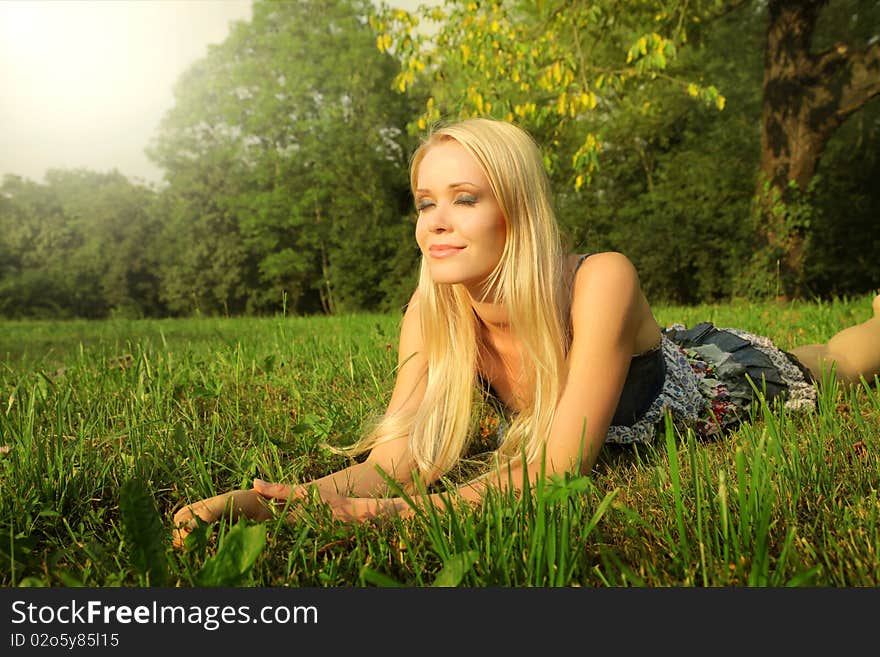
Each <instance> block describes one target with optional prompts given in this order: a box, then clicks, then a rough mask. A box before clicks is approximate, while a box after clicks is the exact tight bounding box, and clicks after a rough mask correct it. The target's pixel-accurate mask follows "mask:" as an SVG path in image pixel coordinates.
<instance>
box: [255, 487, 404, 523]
mask: <svg viewBox="0 0 880 657" xmlns="http://www.w3.org/2000/svg"><path fill="white" fill-rule="evenodd" d="M254 490H255V491H256V492H257V493H259V494H260V495H262V496H263V497H265V498H267V499H270V500H276V501H280V502H287V501H289V500H295V499H302V498H304V497H307V496H308V488H307V487H306V486H288V485H286V484H277V483H269V482H267V481H262V480H261V479H254ZM318 494H319V495H320V497H321V500H322V501H323V502H324V503H325V504H327V506H329V507H330V510H331V511H332V513H333V517H334V518H335V519H336V520H341V521H342V522H365V521H367V520H371V519H372V518H377V517H380V516H386V515H400V516H401V517H408V516H410V515H412V509H410V508H409V507H408V506H407V505H406V503H405V502H404V501H403V500H400V499H398V498H372V497H347V496H345V495H340V494H339V493H336V492H334V491H330V490H327V489H326V488H323V489H322V488H318Z"/></svg>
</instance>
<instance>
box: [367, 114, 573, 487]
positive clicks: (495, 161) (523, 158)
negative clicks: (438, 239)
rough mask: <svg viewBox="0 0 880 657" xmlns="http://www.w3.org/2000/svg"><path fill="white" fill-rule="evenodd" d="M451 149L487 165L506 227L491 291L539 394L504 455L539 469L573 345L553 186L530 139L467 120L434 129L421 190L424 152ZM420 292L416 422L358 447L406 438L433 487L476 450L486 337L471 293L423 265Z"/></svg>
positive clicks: (529, 385) (387, 420)
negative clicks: (422, 364)
mask: <svg viewBox="0 0 880 657" xmlns="http://www.w3.org/2000/svg"><path fill="white" fill-rule="evenodd" d="M448 141H455V142H457V143H458V144H460V145H461V146H463V147H464V148H465V149H466V150H467V151H468V152H469V153H470V154H471V155H472V156H473V157H474V159H475V160H476V161H477V162H478V163H479V165H480V167H481V168H482V170H483V172H484V173H485V175H486V177H487V178H488V180H489V183H490V186H491V190H492V193H493V195H494V196H495V199H496V201H497V202H498V205H499V207H500V208H501V211H502V213H503V215H504V218H505V219H506V239H505V245H504V249H503V253H502V255H501V259H500V261H499V262H498V265H497V266H496V267H495V269H494V270H493V272H492V273H491V274H490V276H489V279H488V281H487V284H486V286H485V289H486V290H487V291H491V292H492V293H493V294H494V299H495V301H497V302H500V303H503V304H504V305H505V306H506V308H507V311H508V315H509V318H510V325H511V329H512V331H513V332H514V333H515V335H516V336H518V337H519V339H520V341H521V344H522V350H523V353H522V357H523V358H522V362H523V368H522V371H523V379H524V380H523V381H522V382H521V384H522V385H523V387H524V389H526V390H528V391H530V392H531V394H530V395H529V396H528V397H527V399H525V400H524V401H523V408H521V409H520V412H518V413H517V414H516V415H515V416H514V417H513V418H512V421H511V424H510V426H509V427H508V429H507V431H506V433H505V437H504V440H503V441H502V443H501V445H500V446H499V449H498V453H499V454H500V455H502V456H506V457H509V458H511V459H513V458H516V457H518V456H520V455H521V454H524V455H525V458H526V460H527V461H532V460H533V459H534V458H535V457H536V456H538V455H539V453H540V451H541V447H542V446H543V445H544V443H545V441H546V440H547V438H548V437H549V434H550V429H551V426H552V423H553V418H554V416H555V412H556V405H557V402H558V401H559V397H560V395H561V392H562V385H563V378H564V373H565V372H564V370H565V355H566V352H567V350H568V346H569V342H570V335H569V334H570V331H569V327H568V313H569V305H570V302H569V296H570V295H569V281H567V276H566V273H565V266H564V254H563V251H562V246H561V241H560V236H559V228H558V225H557V222H556V217H555V214H554V212H553V207H552V204H551V201H550V185H549V181H548V179H547V174H546V172H545V170H544V166H543V159H542V157H541V153H540V150H539V149H538V146H537V145H536V144H535V142H534V140H533V139H532V138H531V137H530V136H529V135H528V134H527V133H526V132H524V131H523V130H521V129H520V128H517V127H516V126H514V125H512V124H510V123H505V122H502V121H495V120H491V119H468V120H466V121H462V122H460V123H455V124H451V125H447V126H443V127H439V128H437V129H435V130H434V131H433V132H432V133H431V134H430V135H429V136H428V137H427V138H426V139H425V141H423V142H422V144H421V145H420V146H419V148H418V149H417V150H416V151H415V153H414V154H413V157H412V160H411V165H410V183H411V186H412V189H413V192H414V191H415V189H416V181H417V176H418V168H419V165H420V164H421V162H422V159H423V158H424V156H425V154H426V153H427V152H428V151H429V150H430V149H431V148H432V147H434V146H435V145H437V144H440V143H443V142H448ZM418 290H419V309H420V321H421V330H422V336H423V340H424V346H425V352H426V353H425V357H426V360H427V364H428V371H427V388H426V390H425V394H424V397H423V399H422V401H421V403H420V405H419V406H418V408H417V409H416V410H415V412H414V413H409V414H408V415H409V416H408V417H402V414H395V415H392V416H386V417H384V418H383V419H382V420H381V421H380V422H379V423H378V424H377V426H376V427H375V429H374V430H373V431H372V432H371V433H370V434H369V435H368V436H366V437H365V439H364V440H363V441H361V442H360V443H359V444H358V445H356V446H355V447H354V449H356V451H357V452H363V451H366V450H368V449H370V448H371V447H372V446H374V445H375V444H377V443H379V442H384V441H385V440H391V439H394V438H398V437H400V436H401V435H407V436H408V439H409V446H410V450H411V452H412V454H413V456H414V458H415V462H416V464H417V466H418V469H419V472H420V474H421V475H422V476H425V477H426V478H428V479H429V480H430V479H433V478H435V475H439V474H443V473H445V472H447V471H449V470H450V469H451V468H452V467H453V466H454V465H455V464H456V462H457V461H458V460H459V459H460V458H461V456H462V454H463V453H464V452H465V449H466V448H467V444H468V439H469V438H470V433H471V419H472V413H473V399H474V391H475V386H476V383H477V371H478V365H479V363H478V354H479V342H478V341H479V340H480V332H479V330H478V329H479V319H478V318H477V316H476V314H475V313H474V310H473V307H472V304H471V297H470V295H469V294H468V292H467V290H466V289H465V287H464V286H463V285H460V284H451V285H450V284H438V283H435V282H434V281H433V280H432V278H431V276H430V273H429V270H428V266H427V264H426V263H425V261H424V258H423V259H422V263H421V269H420V274H419V284H418Z"/></svg>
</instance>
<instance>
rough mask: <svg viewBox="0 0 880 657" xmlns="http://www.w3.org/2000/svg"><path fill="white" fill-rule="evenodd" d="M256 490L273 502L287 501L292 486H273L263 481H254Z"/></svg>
mask: <svg viewBox="0 0 880 657" xmlns="http://www.w3.org/2000/svg"><path fill="white" fill-rule="evenodd" d="M254 490H255V491H257V492H258V493H259V494H260V495H262V496H263V497H268V498H269V499H273V500H286V499H287V498H288V497H290V493H291V489H290V486H288V485H286V484H273V483H269V482H268V481H263V480H262V479H254Z"/></svg>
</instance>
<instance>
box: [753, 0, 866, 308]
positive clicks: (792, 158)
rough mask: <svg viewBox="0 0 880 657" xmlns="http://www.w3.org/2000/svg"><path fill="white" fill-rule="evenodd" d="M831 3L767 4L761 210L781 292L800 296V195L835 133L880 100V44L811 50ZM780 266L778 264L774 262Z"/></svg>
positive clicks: (775, 0)
mask: <svg viewBox="0 0 880 657" xmlns="http://www.w3.org/2000/svg"><path fill="white" fill-rule="evenodd" d="M826 4H827V0H805V1H804V0H802V1H794V0H770V2H768V21H767V41H766V50H765V57H764V84H763V106H762V114H761V165H760V176H759V180H758V188H757V190H756V196H755V199H756V212H757V217H758V220H759V232H760V234H761V238H762V241H763V243H764V247H765V248H764V251H765V253H766V254H767V255H768V256H769V258H768V260H769V261H770V263H773V264H774V265H777V266H778V269H779V279H780V281H779V283H780V287H781V291H782V292H783V293H784V294H785V295H786V296H790V295H794V296H797V295H798V294H799V293H800V292H801V291H802V284H803V274H804V271H803V267H804V248H805V246H806V239H807V236H808V226H807V224H806V223H805V221H804V219H805V216H804V214H803V212H802V211H803V210H804V209H805V208H806V206H805V205H804V203H805V201H806V199H805V197H804V196H803V195H805V194H807V193H808V192H809V189H810V182H811V181H812V180H813V177H814V175H815V174H816V169H817V167H818V165H819V160H820V158H821V156H822V152H823V151H824V150H825V146H826V144H827V143H828V140H829V139H830V138H831V136H832V135H833V134H834V131H835V130H837V128H838V127H840V125H841V124H842V123H843V122H844V121H845V120H846V119H847V117H849V116H850V115H851V114H852V113H853V112H855V111H856V110H858V109H859V108H861V107H862V106H863V105H864V104H865V103H866V102H867V101H868V100H870V99H871V98H872V97H874V96H876V95H877V94H880V43H874V44H872V45H871V46H869V47H868V48H866V49H865V50H861V51H853V50H852V49H851V48H850V47H849V46H848V45H847V44H844V43H838V44H835V45H834V46H833V47H832V48H830V49H829V50H827V51H825V52H822V53H811V52H810V46H811V43H812V39H813V32H814V30H815V27H816V22H817V20H818V18H819V14H820V12H821V11H822V9H823V8H824V6H825V5H826ZM774 261H775V262H774Z"/></svg>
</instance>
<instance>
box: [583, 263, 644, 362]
mask: <svg viewBox="0 0 880 657" xmlns="http://www.w3.org/2000/svg"><path fill="white" fill-rule="evenodd" d="M571 319H572V329H573V330H574V336H573V337H574V338H575V339H578V337H583V335H584V332H586V335H587V336H589V337H588V338H587V339H593V337H594V333H595V332H596V331H602V332H606V331H610V332H611V333H612V334H617V335H625V336H629V339H630V340H631V341H632V348H633V350H634V353H639V352H641V351H644V350H647V349H649V348H650V347H652V346H653V345H655V344H656V343H657V341H658V340H659V327H658V326H657V322H656V321H655V320H654V316H653V313H652V312H651V308H650V306H649V304H648V301H647V299H646V298H645V295H644V294H643V293H642V289H641V284H640V281H639V274H638V271H637V270H636V268H635V265H633V263H632V261H630V259H629V258H627V257H626V256H625V255H624V254H622V253H618V252H616V251H608V252H603V253H596V254H593V255H591V256H590V257H589V258H587V259H586V260H584V262H583V263H582V264H581V266H580V268H579V269H578V270H577V276H576V277H575V280H574V289H573V290H572V305H571ZM579 328H580V329H582V330H581V331H579V330H578V329H579ZM579 333H581V336H579V335H578V334H579Z"/></svg>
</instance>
